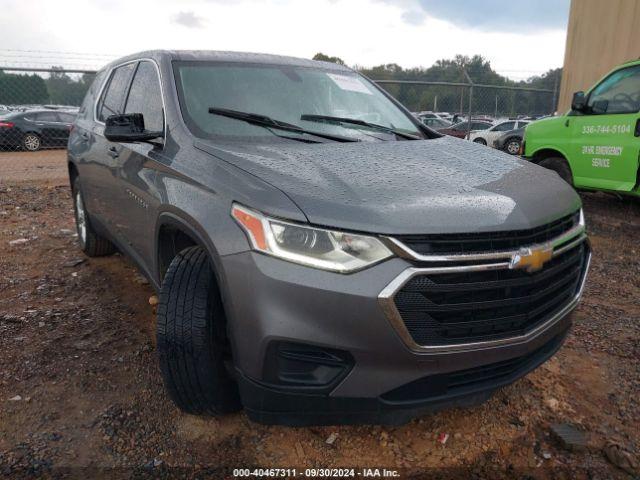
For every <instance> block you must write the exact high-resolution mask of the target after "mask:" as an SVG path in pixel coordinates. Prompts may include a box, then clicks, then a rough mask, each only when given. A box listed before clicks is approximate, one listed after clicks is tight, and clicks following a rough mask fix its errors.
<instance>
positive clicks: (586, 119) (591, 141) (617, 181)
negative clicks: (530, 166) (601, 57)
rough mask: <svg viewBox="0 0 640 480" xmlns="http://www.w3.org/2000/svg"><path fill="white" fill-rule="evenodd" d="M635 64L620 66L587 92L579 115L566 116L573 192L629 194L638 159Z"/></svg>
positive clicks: (639, 86)
mask: <svg viewBox="0 0 640 480" xmlns="http://www.w3.org/2000/svg"><path fill="white" fill-rule="evenodd" d="M639 111H640V65H633V66H630V67H624V68H621V69H619V70H616V71H615V72H613V73H611V74H610V75H609V76H607V77H606V78H604V79H603V80H602V81H601V82H600V83H599V84H597V85H596V86H595V87H594V88H593V89H592V90H591V91H590V92H589V96H588V98H587V108H586V110H585V112H584V115H576V116H569V117H567V122H570V124H571V125H570V128H571V131H572V142H571V151H570V158H569V163H570V166H571V170H572V172H573V180H574V184H575V186H576V187H591V188H598V189H604V190H618V191H630V190H632V189H633V187H634V186H635V184H636V181H637V172H638V161H639V154H640V136H639V135H640V124H639V121H640V114H639V113H638V112H639Z"/></svg>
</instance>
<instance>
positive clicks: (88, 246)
mask: <svg viewBox="0 0 640 480" xmlns="http://www.w3.org/2000/svg"><path fill="white" fill-rule="evenodd" d="M71 191H72V195H73V213H74V216H75V220H76V230H77V231H78V242H79V243H80V248H81V249H82V251H83V252H84V253H85V255H87V256H89V257H103V256H105V255H111V254H112V253H114V252H115V251H116V247H115V246H114V245H113V243H111V242H110V241H109V240H107V239H106V238H104V237H102V236H100V235H99V234H98V233H96V231H95V230H94V229H93V227H92V226H91V220H90V219H89V214H88V213H87V211H86V209H85V207H84V198H83V195H82V188H81V187H80V177H76V178H75V180H74V181H73V188H72V190H71Z"/></svg>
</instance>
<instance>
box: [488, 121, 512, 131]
mask: <svg viewBox="0 0 640 480" xmlns="http://www.w3.org/2000/svg"><path fill="white" fill-rule="evenodd" d="M514 128H516V122H504V123H501V124H500V125H496V127H495V128H494V129H493V131H494V132H508V131H509V130H513V129H514Z"/></svg>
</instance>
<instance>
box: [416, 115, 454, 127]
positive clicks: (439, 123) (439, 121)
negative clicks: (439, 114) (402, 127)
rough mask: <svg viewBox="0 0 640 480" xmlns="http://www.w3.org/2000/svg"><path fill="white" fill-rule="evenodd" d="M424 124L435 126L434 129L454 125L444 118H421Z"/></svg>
mask: <svg viewBox="0 0 640 480" xmlns="http://www.w3.org/2000/svg"><path fill="white" fill-rule="evenodd" d="M419 120H420V121H421V122H422V124H423V125H426V126H427V127H430V128H433V129H434V130H439V129H441V128H447V127H450V126H451V125H452V123H451V122H450V121H449V120H444V119H443V118H419Z"/></svg>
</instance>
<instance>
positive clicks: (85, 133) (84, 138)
mask: <svg viewBox="0 0 640 480" xmlns="http://www.w3.org/2000/svg"><path fill="white" fill-rule="evenodd" d="M80 137H81V138H82V139H83V140H87V141H88V140H89V134H88V133H87V132H82V133H81V134H80Z"/></svg>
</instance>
